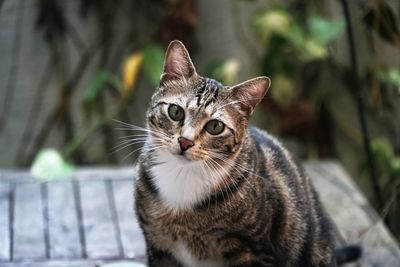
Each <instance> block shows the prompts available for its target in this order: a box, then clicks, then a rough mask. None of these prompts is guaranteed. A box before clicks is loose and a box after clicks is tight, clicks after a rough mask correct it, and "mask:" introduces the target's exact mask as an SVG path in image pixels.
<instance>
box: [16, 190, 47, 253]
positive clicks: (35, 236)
mask: <svg viewBox="0 0 400 267" xmlns="http://www.w3.org/2000/svg"><path fill="white" fill-rule="evenodd" d="M41 202H42V201H41V195H40V185H39V184H32V183H29V184H18V185H17V186H16V188H15V208H14V212H15V216H14V239H13V251H14V255H13V259H16V260H23V259H43V258H45V256H46V252H45V241H44V223H43V213H42V212H43V211H42V203H41Z"/></svg>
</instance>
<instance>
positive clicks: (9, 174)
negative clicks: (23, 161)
mask: <svg viewBox="0 0 400 267" xmlns="http://www.w3.org/2000/svg"><path fill="white" fill-rule="evenodd" d="M134 173H135V169H134V168H133V167H119V168H117V167H115V168H102V167H96V168H90V167H82V168H79V170H77V171H75V172H74V174H73V175H71V177H66V179H68V178H72V177H73V178H74V179H75V178H77V179H79V180H80V181H91V180H96V181H98V180H108V179H112V180H130V179H132V177H133V175H134ZM30 182H35V179H34V177H32V176H31V175H30V174H29V172H26V171H21V170H17V171H13V170H0V183H30Z"/></svg>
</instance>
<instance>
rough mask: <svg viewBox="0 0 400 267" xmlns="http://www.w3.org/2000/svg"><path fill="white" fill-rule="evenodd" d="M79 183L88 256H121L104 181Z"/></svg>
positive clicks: (94, 257) (93, 257)
mask: <svg viewBox="0 0 400 267" xmlns="http://www.w3.org/2000/svg"><path fill="white" fill-rule="evenodd" d="M79 184H80V195H81V206H82V215H83V226H84V233H85V240H86V253H87V256H88V258H92V259H97V258H101V259H103V258H115V257H120V254H121V252H120V251H119V249H118V244H117V237H116V232H115V228H114V226H113V221H112V217H111V211H110V204H109V202H108V198H107V191H106V185H105V183H104V181H82V182H79Z"/></svg>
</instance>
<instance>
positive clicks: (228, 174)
mask: <svg viewBox="0 0 400 267" xmlns="http://www.w3.org/2000/svg"><path fill="white" fill-rule="evenodd" d="M210 159H211V160H212V161H213V162H214V164H215V165H216V166H217V167H219V169H220V170H221V171H222V172H223V173H224V174H225V176H226V177H228V179H229V177H230V176H231V175H230V173H229V172H228V170H226V169H225V167H223V166H222V165H221V164H219V163H218V162H217V161H215V160H214V159H212V158H210ZM221 180H222V182H223V183H224V187H226V188H227V189H228V190H229V191H230V193H231V194H232V193H233V192H232V190H231V189H230V186H229V183H228V181H226V180H225V179H224V177H222V178H221ZM230 180H231V181H232V184H233V186H234V187H235V189H236V190H237V189H238V188H237V184H236V181H235V180H234V179H230Z"/></svg>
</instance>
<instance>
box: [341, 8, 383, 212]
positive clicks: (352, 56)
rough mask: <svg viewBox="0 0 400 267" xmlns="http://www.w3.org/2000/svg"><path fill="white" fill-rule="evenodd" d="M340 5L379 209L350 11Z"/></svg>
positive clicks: (370, 172) (359, 116) (380, 197)
mask: <svg viewBox="0 0 400 267" xmlns="http://www.w3.org/2000/svg"><path fill="white" fill-rule="evenodd" d="M341 4H342V7H343V11H344V16H345V19H346V31H347V40H348V44H349V52H350V64H351V72H352V77H353V85H354V88H355V94H354V97H355V101H356V104H357V113H358V119H359V121H360V127H361V132H362V138H363V145H364V151H365V154H366V156H367V162H368V167H369V174H370V176H369V178H370V182H371V185H372V188H373V190H374V193H375V200H376V203H377V205H378V208H379V209H380V208H382V207H383V198H382V193H381V190H380V188H379V184H378V181H377V174H376V169H375V164H374V160H373V156H372V151H371V143H370V137H369V133H368V126H367V121H366V118H365V113H364V99H363V94H362V90H361V87H360V82H359V78H358V63H357V52H356V49H355V43H354V34H353V28H352V25H351V19H350V10H349V5H348V3H347V1H346V0H341Z"/></svg>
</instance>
